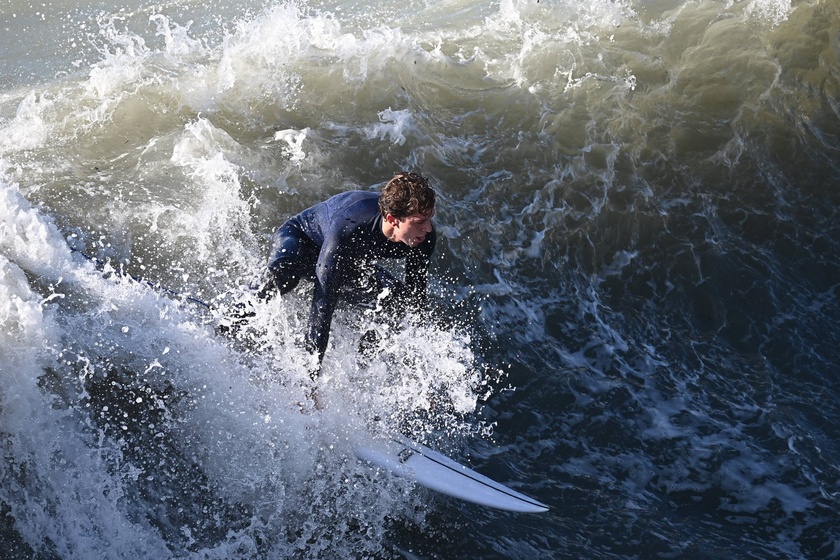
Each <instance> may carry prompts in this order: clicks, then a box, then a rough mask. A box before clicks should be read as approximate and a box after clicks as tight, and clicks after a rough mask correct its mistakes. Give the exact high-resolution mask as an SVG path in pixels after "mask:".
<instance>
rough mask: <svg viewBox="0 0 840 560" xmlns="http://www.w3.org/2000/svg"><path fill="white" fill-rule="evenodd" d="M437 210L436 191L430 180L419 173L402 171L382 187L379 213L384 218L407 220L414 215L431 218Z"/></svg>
mask: <svg viewBox="0 0 840 560" xmlns="http://www.w3.org/2000/svg"><path fill="white" fill-rule="evenodd" d="M434 209H435V191H434V190H433V189H432V188H431V187H430V186H429V182H428V180H427V179H426V178H425V177H423V176H422V175H418V174H417V173H409V172H407V171H402V172H400V173H397V174H395V175H394V177H393V178H392V179H391V180H390V181H388V184H387V185H385V186H384V187H382V192H381V193H380V195H379V211H380V212H381V213H382V215H383V216H388V215H389V214H390V215H392V216H394V217H395V218H407V217H409V216H412V215H414V214H420V215H421V216H431V214H432V212H434Z"/></svg>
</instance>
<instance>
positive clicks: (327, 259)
mask: <svg viewBox="0 0 840 560" xmlns="http://www.w3.org/2000/svg"><path fill="white" fill-rule="evenodd" d="M342 261H343V259H342V255H341V244H340V240H339V236H338V235H335V234H333V235H327V236H325V239H324V244H323V245H322V246H321V252H320V254H319V256H318V263H317V264H316V266H315V291H314V293H313V295H312V307H311V309H310V312H309V331H308V332H307V336H306V345H307V349H308V350H309V351H310V352H312V353H317V355H318V363H321V361H322V360H323V359H324V353H325V352H326V351H327V343H328V342H329V338H330V324H331V323H332V316H333V312H334V311H335V306H336V304H337V302H338V294H339V288H340V286H341V282H342V280H343V277H344V269H345V266H344V263H343V262H342Z"/></svg>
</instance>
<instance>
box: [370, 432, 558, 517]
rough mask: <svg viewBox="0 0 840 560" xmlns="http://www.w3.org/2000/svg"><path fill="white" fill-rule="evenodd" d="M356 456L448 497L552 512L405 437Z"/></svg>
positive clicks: (509, 507) (397, 438)
mask: <svg viewBox="0 0 840 560" xmlns="http://www.w3.org/2000/svg"><path fill="white" fill-rule="evenodd" d="M355 452H356V456H357V457H359V459H362V460H364V461H368V462H369V463H371V464H373V465H375V466H377V467H380V468H383V469H385V470H387V471H389V472H391V473H393V474H395V475H397V476H402V477H405V478H408V479H410V480H413V481H415V482H416V483H417V484H419V485H421V486H425V487H426V488H430V489H432V490H435V491H437V492H441V493H443V494H446V495H447V496H453V497H455V498H460V499H461V500H466V501H468V502H473V503H476V504H480V505H483V506H488V507H492V508H497V509H503V510H507V511H516V512H523V513H542V512H545V511H548V506H547V505H545V504H542V503H540V502H538V501H537V500H534V499H532V498H529V497H528V496H526V495H524V494H521V493H519V492H517V491H516V490H513V489H511V488H508V487H507V486H505V485H504V484H500V483H498V482H496V481H495V480H492V479H490V478H487V477H486V476H484V475H482V474H479V473H477V472H475V471H474V470H472V469H469V468H467V467H465V466H464V465H461V464H459V463H456V462H455V461H453V460H452V459H450V458H448V457H446V456H444V455H441V454H440V453H438V452H436V451H432V450H431V449H429V448H428V447H426V446H424V445H420V444H419V443H416V442H413V441H411V440H409V439H407V438H405V437H402V436H394V437H393V438H392V439H391V441H389V442H382V444H380V445H375V446H374V445H371V446H359V447H356V449H355Z"/></svg>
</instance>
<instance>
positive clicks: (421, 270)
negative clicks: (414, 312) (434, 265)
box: [405, 230, 437, 308]
mask: <svg viewBox="0 0 840 560" xmlns="http://www.w3.org/2000/svg"><path fill="white" fill-rule="evenodd" d="M436 243H437V234H436V232H435V231H434V230H432V232H431V233H430V234H429V238H428V239H427V240H426V241H425V242H424V243H423V244H422V245H421V246H420V247H418V248H417V249H416V250H414V251H412V252H411V253H409V255H408V257H407V258H406V261H405V288H406V297H407V298H408V300H409V301H408V302H407V303H409V304H410V305H413V306H416V307H418V308H423V307H425V306H426V304H427V297H426V287H427V285H428V279H429V262H430V261H431V258H432V253H433V252H434V250H435V244H436Z"/></svg>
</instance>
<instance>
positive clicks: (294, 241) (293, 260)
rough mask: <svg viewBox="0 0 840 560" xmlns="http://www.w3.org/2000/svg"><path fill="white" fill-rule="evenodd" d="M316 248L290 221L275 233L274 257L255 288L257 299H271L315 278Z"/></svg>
mask: <svg viewBox="0 0 840 560" xmlns="http://www.w3.org/2000/svg"><path fill="white" fill-rule="evenodd" d="M317 261H318V247H317V246H316V245H315V244H314V243H313V242H312V241H311V240H310V239H309V238H308V237H306V235H305V234H304V233H303V231H301V229H300V228H299V227H298V225H297V224H296V222H294V221H293V220H289V221H288V222H286V223H285V224H283V226H282V227H281V228H280V229H279V230H277V233H275V234H274V243H273V254H272V258H271V260H270V261H269V263H268V267H267V268H266V269H265V271H264V272H263V275H262V278H261V280H260V282H259V283H258V286H257V297H258V298H259V299H261V300H267V299H271V297H273V295H274V294H275V293H279V294H280V295H281V296H282V295H284V294H286V293H288V292H290V291H291V290H293V289H294V288H295V287H296V286H297V285H298V284H299V283H300V281H301V280H302V279H304V278H307V279H312V278H314V276H315V264H316V263H317Z"/></svg>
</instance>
